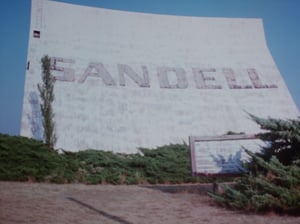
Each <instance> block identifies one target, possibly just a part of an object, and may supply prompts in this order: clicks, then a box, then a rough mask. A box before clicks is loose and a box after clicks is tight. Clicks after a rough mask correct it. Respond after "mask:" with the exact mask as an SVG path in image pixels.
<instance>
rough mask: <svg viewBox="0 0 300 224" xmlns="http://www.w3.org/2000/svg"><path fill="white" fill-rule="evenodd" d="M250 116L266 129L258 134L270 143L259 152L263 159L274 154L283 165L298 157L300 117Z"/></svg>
mask: <svg viewBox="0 0 300 224" xmlns="http://www.w3.org/2000/svg"><path fill="white" fill-rule="evenodd" d="M250 116H251V118H252V119H253V120H254V121H255V122H256V123H257V124H259V125H260V127H261V128H262V129H263V130H266V132H262V133H260V134H259V135H258V137H259V138H260V139H262V140H263V141H266V142H268V143H270V145H269V146H268V147H266V148H264V150H263V154H261V156H262V157H263V158H264V159H266V160H269V159H270V158H271V157H272V156H273V155H274V156H276V157H277V158H278V160H279V161H280V162H282V163H283V164H285V165H290V164H292V163H293V161H295V160H298V159H300V119H290V120H281V119H273V118H269V119H263V118H259V117H256V116H253V115H250Z"/></svg>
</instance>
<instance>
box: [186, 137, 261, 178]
mask: <svg viewBox="0 0 300 224" xmlns="http://www.w3.org/2000/svg"><path fill="white" fill-rule="evenodd" d="M189 141H190V156H191V165H192V174H193V175H194V176H196V175H228V174H229V175H232V174H241V173H243V172H246V170H245V169H244V168H243V166H242V162H243V161H246V159H247V154H246V152H245V149H247V150H249V151H252V152H259V151H260V150H261V148H262V147H263V146H265V143H264V142H263V141H261V140H260V139H258V138H256V137H255V136H253V135H245V134H239V135H223V136H214V137H194V136H190V138H189Z"/></svg>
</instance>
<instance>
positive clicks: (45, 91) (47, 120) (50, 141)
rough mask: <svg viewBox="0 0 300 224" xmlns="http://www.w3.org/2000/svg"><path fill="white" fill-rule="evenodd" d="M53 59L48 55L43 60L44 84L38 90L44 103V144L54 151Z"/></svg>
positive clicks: (42, 105) (42, 109) (41, 105)
mask: <svg viewBox="0 0 300 224" xmlns="http://www.w3.org/2000/svg"><path fill="white" fill-rule="evenodd" d="M50 60H51V59H50V58H49V57H48V56H47V55H46V56H44V57H43V58H42V59H41V63H42V81H43V82H42V84H38V90H39V93H40V97H41V100H42V103H41V104H40V107H41V112H42V121H43V127H44V142H45V144H46V145H47V146H48V147H49V148H50V149H53V147H54V145H55V143H56V135H55V123H54V114H53V109H52V103H53V101H54V93H53V89H54V83H55V79H54V78H53V76H52V75H51V72H50V66H51V61H50Z"/></svg>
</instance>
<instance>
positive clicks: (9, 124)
mask: <svg viewBox="0 0 300 224" xmlns="http://www.w3.org/2000/svg"><path fill="white" fill-rule="evenodd" d="M60 2H66V3H73V4H80V5H88V6H94V7H102V8H108V9H117V10H126V11H134V12H146V13H157V14H169V15H182V16H199V17H229V18H262V19H263V22H264V28H265V34H266V39H267V44H268V47H269V49H270V51H271V54H272V56H273V58H274V60H275V63H276V64H277V66H278V68H279V71H280V72H281V75H282V76H283V78H284V80H285V82H286V84H287V87H288V89H289V90H290V93H291V95H292V97H293V98H294V101H295V103H296V104H297V106H298V108H300V72H299V64H300V61H299V59H300V43H299V41H300V25H299V21H300V13H299V11H300V1H299V0H185V1H183V0H60ZM0 4H1V7H0V28H1V29H0V30H1V35H0V133H5V134H10V135H19V131H20V124H21V113H22V103H23V91H24V82H25V69H26V57H27V48H28V35H29V24H30V5H31V1H30V0H3V1H1V3H0Z"/></svg>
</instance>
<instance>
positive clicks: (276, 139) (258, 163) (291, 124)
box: [210, 116, 300, 215]
mask: <svg viewBox="0 0 300 224" xmlns="http://www.w3.org/2000/svg"><path fill="white" fill-rule="evenodd" d="M252 118H253V119H254V121H256V122H257V123H258V124H259V125H260V126H261V127H262V129H265V130H266V132H263V133H261V134H259V135H258V137H260V138H261V139H262V140H264V141H267V142H268V143H269V144H268V146H267V147H265V148H264V149H263V150H262V152H261V153H258V154H254V153H251V152H250V151H246V152H247V153H248V154H249V155H250V157H251V159H250V161H249V162H248V163H246V164H245V167H246V168H248V170H249V173H248V174H246V175H245V176H243V177H242V178H240V179H239V180H238V181H237V183H236V185H235V186H234V187H229V186H223V190H224V192H223V193H215V194H210V195H211V196H212V197H213V198H214V199H215V200H216V201H217V202H218V203H219V204H221V205H225V206H228V207H230V208H234V209H242V210H248V211H254V212H268V211H275V212H279V213H285V214H294V215H299V214H300V162H299V161H300V160H299V159H300V153H299V152H300V120H288V121H283V120H279V119H261V118H257V117H255V116H252Z"/></svg>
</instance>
